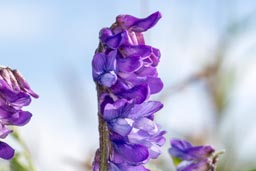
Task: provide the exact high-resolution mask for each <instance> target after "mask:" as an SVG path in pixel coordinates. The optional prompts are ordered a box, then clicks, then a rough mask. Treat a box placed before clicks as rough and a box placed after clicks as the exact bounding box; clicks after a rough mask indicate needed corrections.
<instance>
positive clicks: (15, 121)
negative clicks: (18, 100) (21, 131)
mask: <svg viewBox="0 0 256 171" xmlns="http://www.w3.org/2000/svg"><path fill="white" fill-rule="evenodd" d="M31 117H32V114H31V113H30V112H27V111H17V113H15V114H13V115H12V117H11V118H8V125H17V126H23V125H26V124H27V123H28V122H29V121H30V119H31Z"/></svg>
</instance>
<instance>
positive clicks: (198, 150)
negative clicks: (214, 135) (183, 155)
mask: <svg viewBox="0 0 256 171" xmlns="http://www.w3.org/2000/svg"><path fill="white" fill-rule="evenodd" d="M214 151H215V150H214V148H213V147H211V146H209V145H206V146H195V147H193V148H190V149H188V150H187V151H186V152H187V154H190V155H191V156H193V157H194V158H195V159H205V158H208V157H210V156H211V155H212V153H213V152H214Z"/></svg>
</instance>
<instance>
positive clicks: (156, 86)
mask: <svg viewBox="0 0 256 171" xmlns="http://www.w3.org/2000/svg"><path fill="white" fill-rule="evenodd" d="M147 84H148V86H149V89H150V94H156V93H158V92H160V91H161V90H162V89H163V86H164V84H163V82H162V80H161V79H160V78H158V77H147Z"/></svg>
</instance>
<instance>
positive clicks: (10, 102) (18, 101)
mask: <svg viewBox="0 0 256 171" xmlns="http://www.w3.org/2000/svg"><path fill="white" fill-rule="evenodd" d="M31 96H32V97H34V98H38V97H39V96H38V95H37V94H36V93H35V92H34V91H32V90H31V88H30V86H29V84H28V83H27V82H26V80H25V79H24V78H23V76H22V75H21V74H20V73H19V72H18V71H17V70H12V69H10V68H8V67H4V66H0V139H4V138H6V137H7V136H8V135H9V134H11V133H12V132H13V130H11V129H10V128H9V127H8V126H24V125H25V124H27V123H28V122H29V121H30V119H31V117H32V114H31V113H30V112H28V111H24V110H22V108H23V107H24V106H28V105H29V104H30V102H31ZM13 156H14V149H13V148H12V147H10V146H9V145H8V144H6V143H5V142H2V141H0V158H2V159H6V160H10V159H12V158H13Z"/></svg>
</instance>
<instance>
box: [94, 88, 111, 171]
mask: <svg viewBox="0 0 256 171" xmlns="http://www.w3.org/2000/svg"><path fill="white" fill-rule="evenodd" d="M103 92H104V89H103V88H102V87H101V86H99V85H97V93H98V118H99V137H100V138H99V139H100V142H99V145H100V149H99V152H100V163H99V165H100V166H99V169H100V170H99V171H107V170H108V158H109V147H110V146H109V144H110V142H109V131H108V127H107V123H106V121H105V120H104V119H103V118H102V114H101V109H100V95H101V94H102V93H103Z"/></svg>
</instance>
